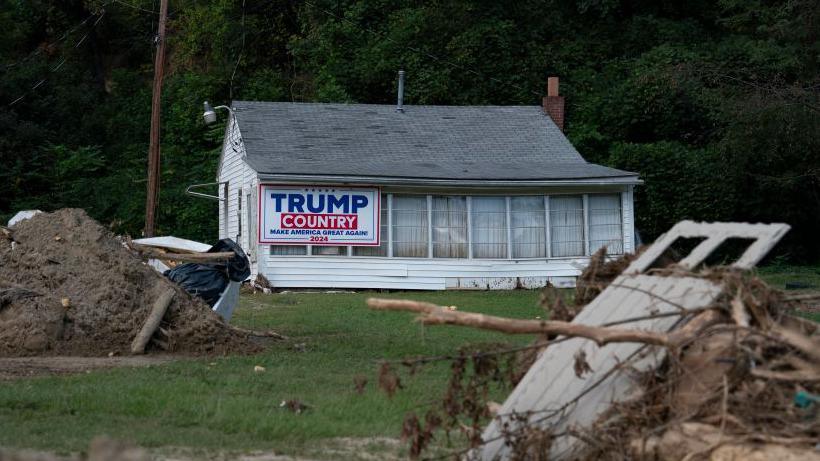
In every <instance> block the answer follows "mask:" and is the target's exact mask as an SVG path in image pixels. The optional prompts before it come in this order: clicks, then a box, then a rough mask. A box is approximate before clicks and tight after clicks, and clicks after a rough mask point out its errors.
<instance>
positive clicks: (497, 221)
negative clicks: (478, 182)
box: [472, 197, 507, 258]
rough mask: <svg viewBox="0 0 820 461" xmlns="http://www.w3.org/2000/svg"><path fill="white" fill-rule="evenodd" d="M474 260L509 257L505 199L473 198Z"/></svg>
mask: <svg viewBox="0 0 820 461" xmlns="http://www.w3.org/2000/svg"><path fill="white" fill-rule="evenodd" d="M472 215H473V222H472V232H473V257H474V258H506V257H507V201H506V199H505V198H504V197H473V198H472Z"/></svg>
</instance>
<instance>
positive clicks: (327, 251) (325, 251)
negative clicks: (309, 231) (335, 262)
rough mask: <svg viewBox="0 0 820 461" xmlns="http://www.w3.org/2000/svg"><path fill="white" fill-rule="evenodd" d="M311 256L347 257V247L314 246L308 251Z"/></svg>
mask: <svg viewBox="0 0 820 461" xmlns="http://www.w3.org/2000/svg"><path fill="white" fill-rule="evenodd" d="M310 254H312V255H313V256H347V247H346V246H339V245H327V246H319V245H314V246H313V248H311V249H310Z"/></svg>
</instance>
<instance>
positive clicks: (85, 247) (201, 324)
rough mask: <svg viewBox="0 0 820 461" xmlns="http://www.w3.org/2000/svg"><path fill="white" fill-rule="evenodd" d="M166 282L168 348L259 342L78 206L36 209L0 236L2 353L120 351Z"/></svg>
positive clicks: (208, 349) (206, 349)
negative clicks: (168, 295)
mask: <svg viewBox="0 0 820 461" xmlns="http://www.w3.org/2000/svg"><path fill="white" fill-rule="evenodd" d="M168 288H172V289H174V290H175V292H176V295H175V296H174V298H173V302H172V304H171V305H170V307H169V310H168V313H167V314H166V315H165V319H164V323H163V328H164V329H166V330H167V331H169V336H170V338H169V339H170V340H169V341H168V351H169V352H177V353H192V354H221V353H228V352H240V353H241V352H252V351H254V350H256V349H257V347H258V346H256V345H255V344H254V343H253V342H252V341H251V340H250V339H249V338H247V337H246V336H244V335H242V334H241V333H238V332H237V331H235V330H233V329H231V328H230V327H229V326H228V325H226V324H225V323H224V322H223V321H222V319H221V317H219V316H218V315H217V314H215V313H214V312H212V311H211V310H210V308H209V307H208V306H207V304H205V303H204V302H202V301H201V300H199V299H196V298H193V297H191V296H190V295H189V294H188V293H186V292H185V291H184V290H183V289H182V288H180V287H178V286H177V285H175V284H173V283H171V282H170V281H168V280H167V279H166V278H165V277H163V276H162V275H160V274H159V273H157V272H156V271H154V270H153V269H151V268H150V267H149V266H147V265H146V264H145V263H144V262H143V261H142V260H140V259H139V258H137V257H136V256H135V255H133V254H132V253H131V252H130V251H128V250H127V249H126V248H125V247H124V246H123V244H122V242H121V240H120V239H118V238H117V237H116V236H115V235H114V234H112V233H111V232H109V231H108V230H107V229H105V228H104V227H103V226H101V225H100V224H99V223H97V222H96V221H94V220H93V219H91V218H90V217H89V216H88V215H87V214H86V213H85V211H83V210H79V209H63V210H59V211H56V212H54V213H42V214H38V215H36V216H34V217H33V218H31V219H28V220H25V221H22V222H19V223H17V224H16V225H15V226H13V227H12V228H11V235H5V234H3V235H0V356H25V355H62V354H65V355H67V354H74V355H92V356H93V355H107V354H109V353H112V352H114V353H120V354H125V353H128V351H129V346H130V343H131V341H132V340H133V339H134V337H135V336H136V334H137V332H139V330H140V327H141V326H142V323H143V322H144V321H145V319H146V317H147V316H148V314H149V312H150V310H151V306H152V304H153V303H154V301H155V300H156V299H157V298H158V297H159V296H160V294H161V293H162V292H163V291H165V290H167V289H168ZM156 350H157V349H156V346H155V345H152V344H149V346H148V350H147V351H148V352H152V351H156Z"/></svg>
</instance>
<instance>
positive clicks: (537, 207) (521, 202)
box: [510, 195, 547, 258]
mask: <svg viewBox="0 0 820 461" xmlns="http://www.w3.org/2000/svg"><path fill="white" fill-rule="evenodd" d="M510 221H511V224H510V225H511V227H512V251H513V258H544V257H546V256H547V244H546V240H547V238H546V231H545V229H544V222H545V221H546V216H545V215H544V197H543V196H540V195H539V196H529V197H528V196H522V197H511V198H510Z"/></svg>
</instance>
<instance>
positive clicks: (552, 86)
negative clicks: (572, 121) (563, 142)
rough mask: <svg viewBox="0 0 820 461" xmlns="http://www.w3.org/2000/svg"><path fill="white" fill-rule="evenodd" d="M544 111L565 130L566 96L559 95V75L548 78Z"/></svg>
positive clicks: (542, 103)
mask: <svg viewBox="0 0 820 461" xmlns="http://www.w3.org/2000/svg"><path fill="white" fill-rule="evenodd" d="M541 105H542V106H543V107H544V112H546V113H547V115H549V116H550V118H552V121H553V122H555V124H556V125H558V128H559V129H560V130H561V131H564V97H563V96H558V77H550V78H548V79H547V95H546V96H544V99H543V100H542V102H541Z"/></svg>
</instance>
